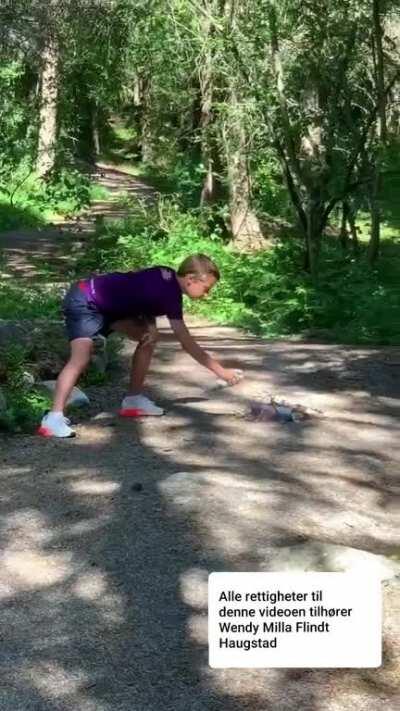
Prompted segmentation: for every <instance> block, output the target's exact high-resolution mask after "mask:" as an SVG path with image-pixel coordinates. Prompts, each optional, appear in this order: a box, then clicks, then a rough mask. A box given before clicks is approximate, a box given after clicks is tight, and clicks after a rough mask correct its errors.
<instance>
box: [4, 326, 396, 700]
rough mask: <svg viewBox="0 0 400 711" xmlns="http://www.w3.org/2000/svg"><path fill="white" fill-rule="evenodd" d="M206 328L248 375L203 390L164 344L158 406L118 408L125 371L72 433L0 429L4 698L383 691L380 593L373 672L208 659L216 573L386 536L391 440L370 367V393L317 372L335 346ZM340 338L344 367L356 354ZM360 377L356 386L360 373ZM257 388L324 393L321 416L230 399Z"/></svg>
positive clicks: (382, 547)
mask: <svg viewBox="0 0 400 711" xmlns="http://www.w3.org/2000/svg"><path fill="white" fill-rule="evenodd" d="M203 339H204V343H203V345H206V346H208V347H209V348H211V349H212V350H213V351H214V352H215V351H217V352H218V351H219V353H220V355H224V356H225V358H226V359H227V361H231V362H232V363H233V364H234V363H237V362H241V363H242V364H243V362H245V364H246V370H247V372H248V380H247V384H245V383H243V384H242V385H241V386H240V387H239V389H238V390H237V391H236V392H234V391H233V390H230V391H229V392H225V391H224V392H217V393H216V394H211V393H212V392H213V391H210V389H209V388H210V385H211V384H212V383H211V382H210V379H209V377H208V374H207V373H203V372H200V371H199V369H198V368H196V367H195V366H194V365H193V364H192V362H191V361H189V359H187V358H186V357H185V356H184V355H182V354H181V353H180V352H178V350H177V349H176V348H174V347H173V345H172V344H170V343H169V344H168V345H166V346H164V348H161V349H160V352H159V354H158V357H157V360H156V362H155V365H154V369H153V378H152V383H153V394H154V395H155V396H156V397H157V399H159V400H160V398H161V401H162V402H164V403H165V404H166V405H167V408H168V415H167V417H164V418H161V419H158V420H148V421H144V422H140V423H137V422H132V421H129V420H128V421H122V422H121V421H119V422H117V421H116V420H115V418H114V417H113V416H112V414H109V413H110V411H111V413H112V412H115V410H116V409H117V407H118V402H119V400H120V397H121V396H122V394H123V392H124V386H125V382H124V381H123V380H122V381H121V380H119V379H118V380H117V382H115V383H114V384H111V385H109V386H106V387H104V388H102V389H101V390H96V389H92V391H91V396H92V406H91V407H92V409H91V410H90V411H89V413H88V416H87V417H86V418H82V423H81V425H80V426H79V435H80V436H79V438H78V439H76V440H70V441H47V440H38V439H37V438H33V437H18V438H16V439H13V440H7V439H3V440H2V442H1V444H2V447H1V467H2V475H1V478H2V492H3V495H2V499H3V503H2V508H3V516H2V519H1V535H2V549H3V552H4V553H3V560H2V563H3V565H2V574H1V575H2V621H3V625H2V629H3V630H4V634H3V643H2V653H1V675H0V678H1V694H2V701H1V708H3V709H5V710H7V711H8V709H10V711H11V709H12V710H13V711H25V710H26V709H31V708H32V709H36V711H56V710H57V711H59V710H60V711H61V710H62V711H67V710H68V711H69V710H71V711H72V710H74V711H75V710H76V709H79V710H80V711H81V710H82V711H86V710H91V709H93V710H95V711H111V710H112V711H116V710H117V711H132V709H135V710H136V709H137V710H138V711H156V710H157V711H158V710H160V711H172V710H174V711H187V710H188V709H190V710H191V711H192V710H193V711H218V710H221V711H225V710H226V711H238V710H239V709H251V710H252V711H270V710H273V711H278V709H279V711H294V710H295V709H298V708H301V709H304V710H306V711H339V710H340V711H347V710H348V711H350V710H351V711H356V710H359V711H361V709H362V710H363V711H376V710H377V709H378V708H379V707H380V706H381V705H382V703H383V704H386V706H387V707H388V708H395V706H396V703H397V701H398V700H399V697H398V687H397V681H396V679H397V678H398V677H397V674H398V669H399V666H398V660H399V650H398V640H396V624H398V617H397V618H396V617H395V612H394V611H393V608H392V604H393V603H392V602H391V603H390V605H389V606H388V607H387V608H386V619H385V627H386V632H385V655H386V657H385V664H384V666H383V667H382V669H380V670H353V671H352V670H320V671H318V670H308V669H305V670H303V669H297V670H284V669H277V670H271V669H266V670H252V669H249V670H216V669H210V668H209V667H208V659H207V654H208V650H207V580H208V574H209V573H210V572H213V571H229V570H231V571H257V570H260V571H263V570H264V571H265V570H268V565H269V561H270V560H271V559H272V556H273V554H274V551H275V550H276V549H277V548H279V547H283V546H292V545H295V544H296V543H300V542H304V541H307V540H308V541H314V542H334V543H342V544H344V545H348V546H354V547H359V548H363V549H365V550H370V551H372V552H384V553H390V552H392V551H393V550H394V549H395V547H396V546H397V550H398V546H399V542H398V541H397V542H396V535H395V533H396V528H395V521H396V515H397V513H396V511H395V510H394V508H393V500H394V498H395V496H396V491H395V486H396V483H397V482H396V472H398V455H399V446H398V437H397V429H396V420H395V414H396V413H395V411H394V410H392V409H391V407H392V405H390V406H389V409H388V407H387V404H386V403H385V402H384V401H383V398H384V397H386V396H385V394H384V393H385V387H384V385H383V384H382V386H381V388H380V393H379V397H378V399H377V397H376V396H375V393H373V394H374V397H373V400H372V401H371V402H370V400H368V405H367V406H365V404H364V405H361V404H360V402H359V400H358V395H357V392H358V391H350V390H349V389H345V388H344V386H340V385H338V387H337V389H334V390H333V391H332V382H331V381H329V382H328V381H325V374H326V371H327V370H328V371H329V367H328V366H327V360H326V359H327V358H328V355H329V354H330V358H331V360H332V359H333V360H334V358H335V357H338V350H337V349H335V348H331V349H330V351H329V349H328V348H327V347H321V348H318V347H315V346H309V347H308V348H307V347H306V346H305V345H304V344H301V345H299V344H296V345H295V346H293V347H292V346H289V345H282V344H281V345H279V344H272V345H267V344H265V343H261V342H260V341H257V342H253V343H252V345H251V349H250V347H249V346H248V345H246V344H240V343H239V342H238V339H237V338H232V340H231V341H230V340H229V338H228V337H227V333H226V332H222V334H221V333H220V334H218V331H217V330H216V331H213V330H212V329H211V331H210V334H209V336H208V338H207V336H206V334H205V332H204V331H203ZM240 346H241V347H240ZM342 350H343V353H344V355H343V357H345V354H347V355H348V358H347V360H345V363H346V364H347V365H346V367H345V370H346V368H348V370H349V374H350V375H351V372H352V363H354V362H355V354H354V357H353V358H350V351H347V350H345V349H342ZM347 355H346V357H347ZM366 357H367V356H365V358H366ZM368 357H369V358H370V359H371V361H370V362H372V359H373V358H377V357H378V352H374V354H372V353H371V354H370V355H369V356H368ZM312 359H314V361H313V362H314V365H313V368H314V376H316V375H317V374H318V373H319V376H318V377H319V378H320V381H318V378H316V377H314V379H310V378H309V377H308V375H309V374H308V371H307V369H305V365H306V364H307V363H310V361H311V360H312ZM333 360H332V362H333ZM363 362H365V361H363ZM367 364H368V359H367ZM310 367H311V366H310ZM357 372H358V371H357ZM365 372H367V371H365ZM318 382H319V385H318ZM339 382H340V379H339ZM373 382H375V380H374V379H373ZM324 384H325V385H324ZM359 385H360V389H361V388H364V389H363V390H362V391H363V392H367V394H368V398H369V396H370V394H371V393H369V392H368V390H369V389H371V391H372V381H371V382H370V381H369V380H368V378H367V379H365V378H364V380H363V383H362V384H361V383H359ZM262 387H263V388H264V387H265V388H266V389H279V390H282V391H283V390H284V391H285V393H286V394H288V396H289V397H290V396H291V395H293V396H295V395H296V393H297V394H299V395H301V394H302V393H303V397H308V398H309V399H310V400H311V401H312V402H313V404H314V401H317V400H318V399H321V398H325V404H326V406H327V409H328V410H329V414H330V417H329V418H328V419H326V420H323V421H316V422H311V423H309V424H308V425H307V426H304V427H297V428H293V427H291V426H290V427H283V426H277V425H272V426H266V425H265V423H254V422H247V421H245V420H244V419H243V418H242V417H239V416H237V415H235V414H234V408H235V407H237V405H238V404H240V405H242V404H243V402H245V401H246V399H247V398H248V397H250V396H253V394H254V393H256V392H257V391H259V390H260V388H262ZM391 396H393V393H391ZM379 398H381V399H379ZM99 412H103V414H102V416H101V417H100V418H99V417H96V416H98V414H99ZM339 414H340V415H341V416H342V417H344V421H343V419H342V420H341V419H340V417H339ZM397 414H398V411H397ZM88 417H89V419H88ZM347 420H348V421H347ZM396 463H397V467H396ZM141 487H142V488H141ZM397 533H398V530H397ZM397 597H398V594H397Z"/></svg>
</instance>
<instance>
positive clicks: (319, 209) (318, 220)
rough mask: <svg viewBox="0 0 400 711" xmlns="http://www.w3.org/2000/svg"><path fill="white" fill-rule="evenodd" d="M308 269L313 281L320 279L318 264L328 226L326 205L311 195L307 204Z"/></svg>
mask: <svg viewBox="0 0 400 711" xmlns="http://www.w3.org/2000/svg"><path fill="white" fill-rule="evenodd" d="M306 215H307V233H306V244H307V254H306V269H307V271H309V272H310V274H311V277H312V279H313V281H315V282H316V281H317V279H318V264H319V255H320V251H321V240H322V234H323V231H324V229H325V227H326V217H325V206H324V204H323V202H322V201H321V199H320V198H318V197H317V196H314V197H311V198H310V199H309V201H308V205H307V211H306Z"/></svg>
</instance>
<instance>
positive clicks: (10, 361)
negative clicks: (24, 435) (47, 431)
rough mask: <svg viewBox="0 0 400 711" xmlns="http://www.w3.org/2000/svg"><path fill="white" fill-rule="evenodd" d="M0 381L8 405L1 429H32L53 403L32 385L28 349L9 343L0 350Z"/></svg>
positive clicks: (0, 421) (1, 415)
mask: <svg viewBox="0 0 400 711" xmlns="http://www.w3.org/2000/svg"><path fill="white" fill-rule="evenodd" d="M0 362H1V368H0V384H1V386H2V390H3V392H4V395H5V398H6V403H7V407H6V410H5V412H3V413H1V414H0V430H1V429H3V430H8V431H12V432H19V431H22V430H28V431H29V430H31V429H32V428H33V427H34V426H35V425H36V424H37V422H38V419H40V417H41V415H42V414H43V411H44V410H46V409H47V408H48V407H49V405H50V397H47V396H46V395H44V394H42V393H41V392H39V391H38V390H37V389H36V388H35V387H33V386H32V384H31V381H30V379H29V367H30V366H31V365H32V364H31V363H30V361H29V354H28V350H27V349H26V348H24V347H23V346H20V345H10V346H8V347H7V348H6V349H2V350H1V353H0Z"/></svg>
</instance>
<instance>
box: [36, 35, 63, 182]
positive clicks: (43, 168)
mask: <svg viewBox="0 0 400 711" xmlns="http://www.w3.org/2000/svg"><path fill="white" fill-rule="evenodd" d="M57 99H58V46H57V41H56V39H55V38H54V37H53V36H51V35H49V36H48V38H47V41H46V44H45V46H44V49H43V54H42V70H41V84H40V111H39V138H38V153H37V162H36V170H37V173H38V175H39V176H40V177H45V176H46V175H47V174H48V173H49V172H50V171H51V170H52V169H53V168H54V164H55V160H56V144H57Z"/></svg>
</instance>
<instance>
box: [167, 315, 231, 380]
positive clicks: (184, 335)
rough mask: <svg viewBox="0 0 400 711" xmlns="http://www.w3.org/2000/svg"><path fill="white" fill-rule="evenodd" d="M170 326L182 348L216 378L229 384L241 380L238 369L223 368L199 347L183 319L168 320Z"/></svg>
mask: <svg viewBox="0 0 400 711" xmlns="http://www.w3.org/2000/svg"><path fill="white" fill-rule="evenodd" d="M170 324H171V328H172V330H173V332H174V333H175V335H176V336H177V338H178V340H179V341H180V343H181V345H182V348H183V349H184V350H185V351H186V353H189V355H191V356H192V358H194V359H195V360H196V361H197V362H198V363H200V365H204V367H205V368H208V370H211V372H212V373H214V375H216V376H217V378H221V379H222V380H225V381H226V382H227V383H229V384H230V385H234V384H235V383H237V382H239V380H241V374H240V371H238V370H233V369H230V368H224V367H223V366H222V365H221V364H220V363H219V362H218V361H217V360H215V358H212V357H211V356H210V355H209V354H208V353H207V351H205V350H203V348H200V346H199V345H198V343H196V341H195V339H194V338H193V336H192V335H191V333H190V332H189V331H188V329H187V327H186V325H185V323H184V321H181V320H179V321H178V320H174V319H171V320H170Z"/></svg>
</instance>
